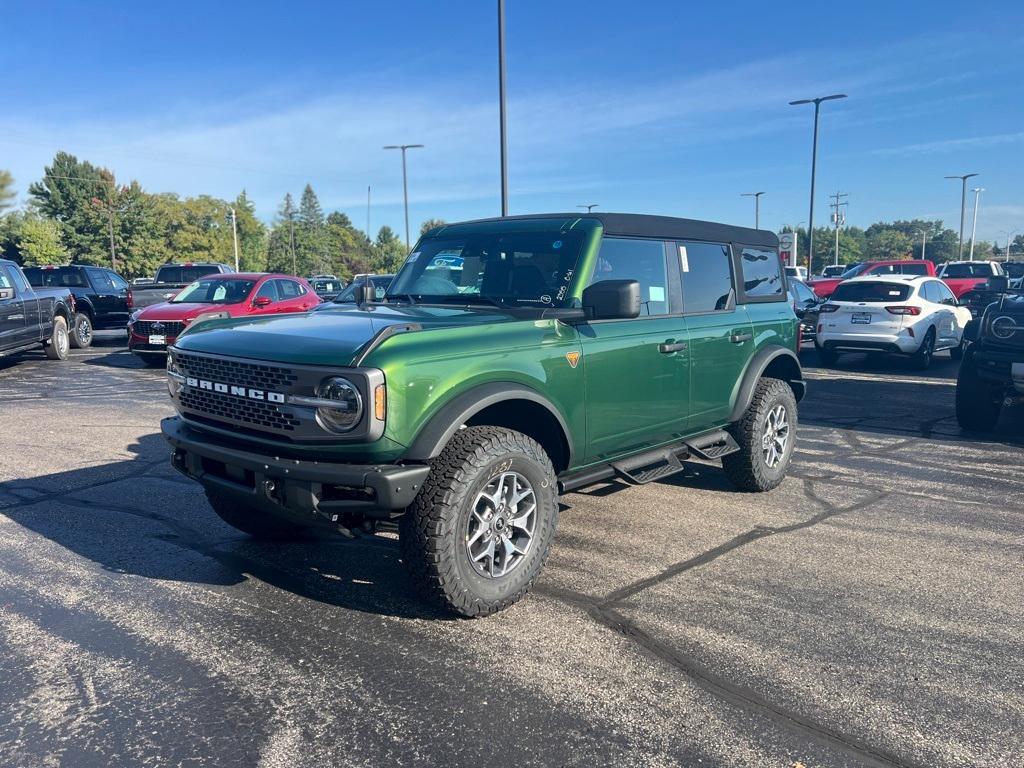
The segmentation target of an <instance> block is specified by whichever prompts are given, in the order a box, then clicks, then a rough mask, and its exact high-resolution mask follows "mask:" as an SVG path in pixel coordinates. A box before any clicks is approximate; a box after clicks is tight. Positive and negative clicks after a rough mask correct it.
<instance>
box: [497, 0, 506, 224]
mask: <svg viewBox="0 0 1024 768" xmlns="http://www.w3.org/2000/svg"><path fill="white" fill-rule="evenodd" d="M498 121H499V134H500V141H501V216H502V218H504V217H505V216H508V136H507V124H506V119H505V0H498Z"/></svg>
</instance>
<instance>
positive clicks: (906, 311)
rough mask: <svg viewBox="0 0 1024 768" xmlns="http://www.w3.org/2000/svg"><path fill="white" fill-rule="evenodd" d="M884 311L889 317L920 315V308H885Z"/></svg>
mask: <svg viewBox="0 0 1024 768" xmlns="http://www.w3.org/2000/svg"><path fill="white" fill-rule="evenodd" d="M885 311H886V312H888V313H889V314H890V315H920V314H921V308H920V307H886V308H885Z"/></svg>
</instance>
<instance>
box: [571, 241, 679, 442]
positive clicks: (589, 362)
mask: <svg viewBox="0 0 1024 768" xmlns="http://www.w3.org/2000/svg"><path fill="white" fill-rule="evenodd" d="M674 269H675V267H674V265H673V264H672V262H670V260H669V258H668V254H667V248H666V244H665V242H664V241H662V240H652V239H643V238H626V237H614V238H613V237H606V238H605V239H604V240H603V241H602V243H601V250H600V253H599V254H598V258H597V263H596V266H595V269H594V274H593V275H592V276H591V278H590V281H589V282H590V283H596V282H600V281H602V280H636V281H638V282H639V283H640V300H641V308H640V312H641V314H640V317H637V318H633V319H629V320H594V321H591V322H588V323H581V324H580V325H578V326H577V329H578V331H579V334H580V344H581V346H582V349H583V362H582V365H583V366H584V372H585V380H586V385H585V386H586V401H587V409H586V410H587V451H586V454H587V455H586V461H587V462H596V461H607V460H609V459H613V458H615V457H617V456H621V455H624V454H628V453H632V452H635V451H639V450H642V449H644V448H651V447H653V446H655V445H658V444H659V443H665V442H669V441H671V440H674V439H679V438H681V437H683V436H684V435H685V433H686V424H687V411H688V407H689V399H690V397H689V395H690V393H689V385H690V359H689V349H688V344H687V337H686V323H685V321H684V320H683V317H682V313H681V309H682V307H681V296H680V293H679V288H678V285H679V283H678V273H677V272H675V273H674V274H673V270H674Z"/></svg>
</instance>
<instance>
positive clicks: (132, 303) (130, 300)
mask: <svg viewBox="0 0 1024 768" xmlns="http://www.w3.org/2000/svg"><path fill="white" fill-rule="evenodd" d="M124 300H125V303H126V304H127V305H128V309H133V308H134V307H135V297H134V296H132V292H131V290H130V289H129V291H128V295H126V296H125V297H124Z"/></svg>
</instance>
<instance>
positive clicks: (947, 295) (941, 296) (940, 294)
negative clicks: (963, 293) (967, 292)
mask: <svg viewBox="0 0 1024 768" xmlns="http://www.w3.org/2000/svg"><path fill="white" fill-rule="evenodd" d="M932 285H933V286H935V294H936V299H937V300H938V302H939V304H949V305H950V306H954V307H955V306H956V304H957V301H956V296H954V295H953V292H952V291H951V290H949V286H948V285H946V284H945V283H942V282H938V281H934V280H933V281H932Z"/></svg>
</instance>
